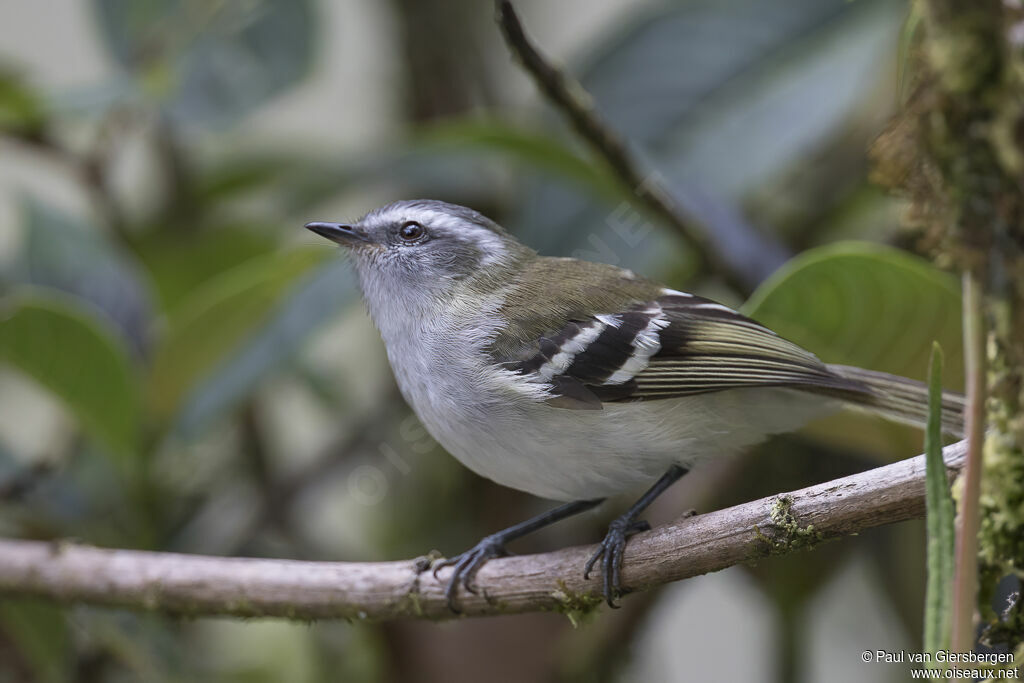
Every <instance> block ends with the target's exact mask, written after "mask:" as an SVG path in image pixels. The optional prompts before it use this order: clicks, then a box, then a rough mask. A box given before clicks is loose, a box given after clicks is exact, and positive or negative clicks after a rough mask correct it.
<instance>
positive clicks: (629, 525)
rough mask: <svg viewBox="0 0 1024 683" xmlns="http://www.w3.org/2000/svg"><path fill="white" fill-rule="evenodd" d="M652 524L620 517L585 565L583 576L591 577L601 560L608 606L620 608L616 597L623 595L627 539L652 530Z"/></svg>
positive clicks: (603, 584)
mask: <svg viewBox="0 0 1024 683" xmlns="http://www.w3.org/2000/svg"><path fill="white" fill-rule="evenodd" d="M650 529H651V525H650V524H649V523H648V522H646V521H644V520H636V519H631V518H629V517H620V518H618V519H616V520H615V521H613V522H612V523H611V524H610V525H609V526H608V533H607V534H606V535H605V537H604V540H602V541H601V545H599V546H598V547H597V550H595V551H594V554H593V555H591V556H590V559H589V560H587V564H586V565H585V566H584V567H583V578H584V579H589V578H590V572H591V570H592V569H593V568H594V565H595V564H597V561H598V560H601V576H602V579H603V581H602V593H603V594H604V600H605V602H607V603H608V606H609V607H611V608H613V609H618V607H619V606H618V605H617V604H616V603H615V598H617V597H619V596H620V595H622V556H623V554H624V553H625V551H626V539H628V538H629V537H630V536H632V535H633V534H637V533H640V532H641V531H650Z"/></svg>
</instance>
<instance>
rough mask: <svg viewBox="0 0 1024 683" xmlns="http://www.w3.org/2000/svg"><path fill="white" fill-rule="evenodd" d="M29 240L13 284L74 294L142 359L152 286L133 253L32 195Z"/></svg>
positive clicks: (24, 205) (25, 215) (26, 202)
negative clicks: (115, 330)
mask: <svg viewBox="0 0 1024 683" xmlns="http://www.w3.org/2000/svg"><path fill="white" fill-rule="evenodd" d="M21 213H22V223H23V225H24V232H25V236H24V239H23V240H22V245H21V250H20V251H21V253H20V254H19V256H18V259H17V260H16V265H17V269H16V271H15V273H14V276H15V279H16V280H18V281H20V282H24V283H26V284H32V285H39V286H42V287H52V288H54V289H59V290H60V291H62V292H67V293H69V294H73V295H75V296H76V297H78V298H79V299H82V300H84V301H87V302H89V303H90V304H91V305H93V306H95V307H96V308H97V309H98V310H99V311H100V312H102V313H103V315H104V316H105V317H106V318H107V319H109V320H110V321H111V322H113V323H114V326H115V327H116V329H117V330H118V331H119V332H120V334H121V337H122V338H123V339H124V340H125V341H126V343H127V344H128V346H129V348H131V349H132V350H133V351H135V352H137V354H138V355H142V354H143V352H144V349H145V348H146V340H147V335H148V332H149V327H150V323H151V311H152V303H151V294H150V287H149V281H148V280H147V278H146V276H145V273H143V272H142V269H141V268H140V267H139V264H138V262H137V261H136V260H135V259H134V257H133V254H131V253H129V252H126V251H125V250H123V249H120V248H118V247H117V246H116V245H114V244H112V243H111V242H110V240H108V239H106V238H105V237H104V235H103V232H102V231H100V230H98V229H96V227H95V226H93V225H90V224H89V222H88V221H86V220H84V219H83V218H81V217H80V216H77V215H74V214H68V213H65V212H63V211H60V210H58V209H56V208H54V207H52V206H50V205H49V204H46V203H44V202H41V201H39V200H37V199H34V198H33V197H31V196H29V197H26V198H24V199H23V200H22V202H21Z"/></svg>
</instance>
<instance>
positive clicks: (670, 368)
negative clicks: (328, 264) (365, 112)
mask: <svg viewBox="0 0 1024 683" xmlns="http://www.w3.org/2000/svg"><path fill="white" fill-rule="evenodd" d="M306 227H307V228H309V229H310V230H312V231H314V232H316V233H317V234H319V235H322V236H323V237H326V238H327V239H330V240H332V241H334V242H337V243H338V244H340V245H342V246H345V247H347V248H348V249H349V251H350V252H351V254H352V257H353V260H354V262H355V267H356V270H357V271H358V275H359V281H360V284H361V287H362V291H363V296H364V298H365V300H366V303H367V306H368V308H369V311H370V315H371V316H372V317H373V320H374V322H375V323H376V325H377V327H378V329H379V330H380V333H381V336H382V337H383V339H384V344H385V346H386V347H387V354H388V359H389V360H390V362H391V367H392V369H393V370H394V373H395V377H396V379H397V381H398V386H399V388H400V389H401V391H402V395H403V396H404V397H405V399H406V401H408V402H409V404H410V405H411V406H412V408H413V410H415V411H416V414H417V415H418V416H419V418H420V420H421V421H422V422H423V424H424V426H426V428H427V430H428V431H429V432H430V434H431V435H432V436H433V437H434V438H435V439H437V441H438V443H440V444H441V445H442V446H444V447H445V448H446V449H447V450H448V452H450V453H451V454H452V455H454V456H455V457H456V458H458V459H459V461H461V462H462V463H463V464H464V465H466V466H467V467H469V468H470V469H471V470H473V471H474V472H476V473H478V474H480V475H482V476H484V477H487V478H489V479H492V480H494V481H496V482H498V483H499V484H503V485H505V486H509V487H512V488H516V489H520V490H522V491H527V492H529V493H532V494H534V495H536V496H540V497H543V498H550V499H553V500H558V501H567V502H565V504H564V505H562V506H560V507H557V508H555V509H553V510H551V511H550V512H547V513H545V514H542V515H539V516H537V517H535V518H533V519H530V520H527V521H525V522H523V523H521V524H517V525H515V526H513V527H510V528H508V529H505V530H503V531H499V532H498V533H495V534H492V535H491V536H487V537H486V538H484V539H483V540H482V541H480V543H478V544H477V545H476V546H475V547H474V548H472V549H471V550H468V551H467V552H464V553H462V554H461V555H458V556H457V557H453V558H451V559H447V560H444V561H443V562H440V563H438V564H437V565H435V570H434V571H435V575H436V572H437V569H439V568H440V567H442V566H448V565H454V566H455V569H454V572H453V575H452V577H451V580H450V583H449V584H448V586H447V589H446V590H447V596H448V602H449V606H450V607H451V608H452V609H453V610H455V611H457V608H456V604H455V600H454V599H455V594H456V591H457V590H458V586H459V584H460V583H461V584H462V585H463V586H464V587H465V588H466V590H469V591H471V592H475V588H474V584H473V580H474V575H475V574H476V572H477V571H478V570H479V568H480V567H481V566H482V565H483V564H484V563H485V562H487V560H489V559H490V558H493V557H498V556H500V555H503V554H504V553H505V544H506V543H507V542H509V541H511V540H513V539H515V538H519V537H520V536H523V535H525V534H528V533H530V532H532V531H535V530H537V529H539V528H541V527H543V526H546V525H548V524H551V523H552V522H555V521H558V520H560V519H564V518H566V517H569V516H571V515H574V514H576V513H579V512H582V511H584V510H587V509H590V508H592V507H594V506H596V505H598V504H599V503H600V502H601V501H602V500H603V499H605V498H606V497H608V496H612V495H615V494H619V493H623V492H626V491H630V490H634V489H636V488H638V487H641V486H644V485H647V486H650V488H649V489H648V490H647V492H646V493H645V494H644V495H643V496H641V498H640V499H639V500H638V501H637V502H636V504H634V505H633V506H632V507H630V508H629V510H627V511H626V513H625V514H623V515H622V516H621V517H619V518H617V519H616V520H615V521H613V522H612V523H611V525H610V527H609V529H608V533H607V535H606V536H605V538H604V540H603V541H602V543H601V545H600V547H599V548H598V550H597V552H595V553H594V555H593V556H592V557H591V558H590V560H589V561H588V562H587V564H586V567H585V568H584V574H585V575H586V576H589V574H590V571H591V569H592V568H593V567H594V565H595V564H596V563H597V562H599V561H600V562H601V571H602V576H603V580H604V581H603V591H604V597H605V599H606V600H607V602H608V604H609V605H612V606H614V601H615V599H616V597H617V596H618V595H619V594H620V593H621V586H620V569H621V566H622V555H623V550H624V549H625V546H626V539H627V538H628V537H629V536H630V535H631V534H634V533H636V532H638V531H642V530H646V529H648V528H650V527H649V525H648V524H647V523H646V522H644V521H642V520H641V519H640V516H641V514H642V513H643V511H644V509H646V508H647V507H648V506H649V505H650V504H651V502H652V501H653V500H654V499H655V498H656V497H657V496H658V495H659V494H661V493H662V492H663V491H664V490H665V489H667V488H668V487H669V486H671V484H672V483H673V482H675V481H676V480H678V479H679V478H680V477H681V476H683V475H684V474H685V473H686V472H687V471H688V469H689V468H690V467H691V466H693V465H694V464H695V463H697V462H699V461H701V460H703V459H705V458H709V457H712V456H714V457H717V456H721V455H727V454H731V453H735V452H737V451H740V450H742V449H743V448H746V447H748V446H751V445H752V444H755V443H757V442H759V441H761V440H762V439H764V438H765V437H766V436H767V435H769V434H773V433H777V432H784V431H789V430H792V429H796V428H797V427H799V426H801V425H803V424H804V423H806V422H808V421H809V420H812V419H814V418H816V417H820V416H823V415H826V414H829V413H831V412H833V411H836V410H838V409H839V408H840V407H842V406H843V405H844V404H845V405H848V406H852V407H855V408H861V409H866V410H869V411H873V412H876V413H880V414H882V415H884V416H886V417H889V418H891V419H895V420H898V421H902V422H909V423H913V424H922V423H923V422H924V420H925V417H926V413H927V408H926V390H925V387H924V385H922V384H920V383H918V382H914V381H912V380H908V379H904V378H902V377H896V376H893V375H888V374H884V373H879V372H872V371H868V370H862V369H859V368H853V367H846V366H839V365H826V364H824V363H822V362H821V361H820V360H818V358H817V357H815V356H814V355H813V354H811V353H809V352H808V351H805V350H804V349H802V348H800V347H799V346H797V345H795V344H793V343H791V342H789V341H786V340H785V339H783V338H781V337H779V336H777V335H776V334H775V333H774V332H772V331H771V330H769V329H767V328H765V327H763V326H762V325H759V324H758V323H756V322H754V321H753V320H750V319H749V318H746V317H744V316H742V315H740V314H739V313H736V312H735V311H733V310H731V309H729V308H727V307H725V306H723V305H721V304H718V303H715V302H713V301H709V300H708V299H704V298H701V297H698V296H694V295H692V294H687V293H685V292H679V291H676V290H673V289H668V288H666V287H663V286H661V285H660V284H657V283H655V282H651V281H650V280H646V279H644V278H642V277H639V276H637V275H634V274H633V273H632V272H630V271H628V270H623V269H621V268H616V267H613V266H610V265H603V264H599V263H589V262H587V261H579V260H576V259H571V258H550V257H545V256H539V255H538V254H537V253H536V252H535V251H533V250H532V249H530V248H528V247H526V246H524V245H523V244H521V243H520V242H518V241H517V240H516V239H514V238H513V237H512V236H511V235H509V234H508V233H507V232H505V230H504V229H502V228H501V226H499V225H497V224H496V223H495V222H494V221H491V220H490V219H488V218H486V217H484V216H483V215H481V214H479V213H477V212H476V211H473V210H471V209H467V208H465V207H462V206H456V205H454V204H447V203H444V202H439V201H431V200H414V201H400V202H395V203H394V204H389V205H388V206H385V207H383V208H380V209H376V210H374V211H371V212H370V213H368V214H367V215H366V216H364V217H363V218H362V219H360V220H359V221H358V222H356V223H353V224H351V225H346V224H341V223H309V224H307V225H306ZM944 403H945V405H944V427H945V428H946V429H947V431H950V432H953V433H958V432H961V431H962V426H961V419H962V418H961V415H962V411H963V405H962V403H963V400H962V397H960V396H958V395H955V394H947V396H946V397H945V399H944Z"/></svg>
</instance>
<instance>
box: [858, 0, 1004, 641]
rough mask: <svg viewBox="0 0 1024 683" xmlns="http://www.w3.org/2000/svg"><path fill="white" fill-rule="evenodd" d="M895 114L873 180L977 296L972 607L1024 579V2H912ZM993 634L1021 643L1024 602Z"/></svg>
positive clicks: (925, 245) (923, 243)
mask: <svg viewBox="0 0 1024 683" xmlns="http://www.w3.org/2000/svg"><path fill="white" fill-rule="evenodd" d="M908 30H909V31H912V33H913V35H912V36H911V40H910V41H909V44H910V48H909V49H910V52H909V54H908V55H906V57H905V59H906V61H907V64H906V73H908V74H909V79H910V81H911V82H910V84H909V86H908V91H909V92H910V94H909V95H908V97H907V101H906V103H905V106H904V109H903V112H902V113H901V114H900V115H899V116H898V117H897V118H896V119H895V120H894V121H893V122H892V124H891V126H890V127H889V129H888V130H887V131H886V133H885V134H883V135H882V136H881V137H880V138H879V140H878V142H877V143H876V144H875V147H874V149H873V156H874V158H875V175H876V178H877V179H878V180H879V181H880V182H881V183H882V184H884V185H887V186H888V187H890V188H892V189H894V190H896V191H898V192H900V193H902V194H904V195H905V196H907V197H908V199H909V200H910V207H909V210H908V213H907V224H908V228H909V229H911V230H913V231H915V233H916V235H917V237H918V240H919V245H920V247H921V249H922V250H923V251H925V252H927V253H929V254H930V255H931V256H932V257H933V258H934V259H935V261H936V262H937V263H938V264H939V265H941V266H943V267H949V268H954V269H957V270H960V271H962V272H969V273H971V274H972V276H973V277H974V278H976V280H977V281H978V282H979V283H980V285H981V287H982V290H983V292H984V297H983V305H982V306H983V311H982V313H983V316H984V321H985V328H986V329H985V333H986V336H987V354H988V392H987V393H988V397H989V399H988V402H987V407H986V411H987V424H988V429H989V431H988V435H987V437H986V444H985V451H984V453H985V456H984V465H983V477H982V493H981V530H980V536H979V561H980V565H981V567H980V570H981V574H980V577H981V585H980V588H981V590H980V591H979V608H980V611H981V614H982V615H983V616H984V617H985V618H986V619H987V620H989V621H993V622H994V621H995V619H996V617H995V615H994V614H993V611H992V609H991V607H990V600H991V596H992V591H993V589H994V587H995V584H996V582H997V581H998V580H999V579H1000V578H1001V577H1002V576H1004V575H1006V574H1008V573H1016V574H1017V575H1018V576H1020V577H1022V578H1024V452H1022V443H1024V414H1022V406H1024V6H1022V5H1021V3H1020V2H1019V1H1017V0H1005V1H1004V2H1000V1H998V0H915V2H913V4H912V14H911V18H910V20H909V21H908ZM1016 610H1017V615H1016V618H1015V619H1010V620H1008V621H1004V622H1003V623H1002V624H999V625H997V626H996V628H995V629H993V630H992V631H991V635H992V636H993V637H995V638H997V639H999V640H1003V641H1005V642H1008V643H1009V644H1010V645H1011V647H1016V646H1017V645H1019V644H1020V642H1021V641H1022V640H1024V629H1022V628H1021V627H1022V626H1024V624H1022V617H1021V613H1020V611H1021V607H1020V605H1018V606H1017V608H1016Z"/></svg>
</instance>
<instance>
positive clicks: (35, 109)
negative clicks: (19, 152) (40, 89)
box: [0, 65, 46, 138]
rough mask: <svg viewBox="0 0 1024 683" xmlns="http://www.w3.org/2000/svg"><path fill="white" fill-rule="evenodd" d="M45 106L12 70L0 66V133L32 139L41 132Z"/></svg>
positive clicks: (38, 96) (43, 123) (39, 97)
mask: <svg viewBox="0 0 1024 683" xmlns="http://www.w3.org/2000/svg"><path fill="white" fill-rule="evenodd" d="M45 123H46V104H45V102H44V101H43V98H42V97H41V96H40V95H38V94H37V93H36V92H35V91H33V90H32V89H31V88H30V87H29V86H28V85H27V84H25V82H24V81H23V80H22V79H21V78H19V77H18V75H17V74H16V73H15V72H13V71H12V70H10V69H8V68H7V67H6V66H4V65H0V132H4V133H11V134H13V135H18V136H21V137H27V138H34V137H38V136H39V135H40V134H41V133H42V132H43V127H44V125H45Z"/></svg>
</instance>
